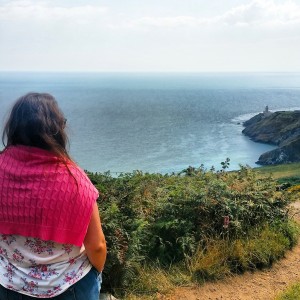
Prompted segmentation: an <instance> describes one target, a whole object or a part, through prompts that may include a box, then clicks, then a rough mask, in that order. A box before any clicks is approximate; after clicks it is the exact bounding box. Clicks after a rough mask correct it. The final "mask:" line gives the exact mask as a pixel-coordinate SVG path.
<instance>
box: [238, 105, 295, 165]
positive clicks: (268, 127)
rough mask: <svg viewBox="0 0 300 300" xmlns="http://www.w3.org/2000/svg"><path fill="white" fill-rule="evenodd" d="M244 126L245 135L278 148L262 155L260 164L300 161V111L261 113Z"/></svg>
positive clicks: (259, 160)
mask: <svg viewBox="0 0 300 300" xmlns="http://www.w3.org/2000/svg"><path fill="white" fill-rule="evenodd" d="M243 125H244V126H245V129H244V130H243V133H244V134H245V135H246V136H249V137H250V138H251V139H252V140H253V141H255V142H261V143H268V144H272V145H276V146H278V148H276V149H274V150H271V151H268V152H266V153H264V154H262V155H261V156H260V157H259V159H258V161H257V163H258V164H261V165H274V164H282V163H291V162H299V161H300V111H278V112H274V113H268V114H264V113H260V114H258V115H256V116H254V117H253V118H251V119H250V120H248V121H246V122H244V124H243Z"/></svg>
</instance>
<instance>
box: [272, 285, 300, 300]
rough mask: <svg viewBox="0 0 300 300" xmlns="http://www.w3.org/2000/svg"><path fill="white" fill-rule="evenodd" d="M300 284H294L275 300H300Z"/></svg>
mask: <svg viewBox="0 0 300 300" xmlns="http://www.w3.org/2000/svg"><path fill="white" fill-rule="evenodd" d="M299 299H300V283H294V284H292V285H291V286H290V287H289V288H288V289H287V290H286V291H284V292H283V293H280V294H279V295H278V296H277V297H276V299H275V300H299Z"/></svg>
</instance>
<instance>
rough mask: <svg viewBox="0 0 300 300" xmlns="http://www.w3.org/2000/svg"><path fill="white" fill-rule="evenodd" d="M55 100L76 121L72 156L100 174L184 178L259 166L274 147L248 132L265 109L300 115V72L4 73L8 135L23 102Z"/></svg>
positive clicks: (1, 100) (1, 103)
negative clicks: (183, 174)
mask: <svg viewBox="0 0 300 300" xmlns="http://www.w3.org/2000/svg"><path fill="white" fill-rule="evenodd" d="M29 91H37V92H48V93H51V94H53V95H54V96H55V97H56V99H57V100H58V102H59V105H60V107H61V109H62V110H63V111H64V113H65V116H66V118H67V119H68V122H67V125H68V126H67V128H68V133H69V137H70V152H71V155H72V157H73V158H74V160H75V161H76V162H77V163H78V164H79V165H80V166H81V167H82V168H84V169H87V170H90V171H94V172H105V171H111V172H112V173H114V174H115V173H118V172H131V171H133V170H142V171H144V172H162V173H170V172H178V171H181V170H182V169H184V168H186V167H188V166H190V165H191V166H195V167H198V166H200V165H201V164H203V165H204V166H205V167H206V168H210V167H211V166H215V167H216V168H217V169H218V168H220V163H221V162H222V161H224V160H225V159H226V158H227V157H229V158H230V160H231V161H230V169H238V168H239V164H243V165H249V166H252V167H254V166H256V164H255V162H256V161H257V159H258V157H259V155H260V154H262V153H263V152H265V151H268V150H271V149H274V146H270V145H265V144H259V143H254V142H252V141H251V140H249V138H247V137H245V136H244V135H243V134H242V129H243V126H242V122H243V121H244V120H247V119H249V118H250V117H251V116H253V115H255V114H256V113H258V112H261V111H263V110H264V108H265V106H266V105H268V106H269V109H270V110H271V111H275V110H292V109H300V73H240V74H239V73H207V74H205V73H197V74H185V73H184V74H180V73H178V74H176V73H174V74H169V73H159V74H154V73H149V74H147V73H139V74H138V73H13V72H12V73H5V72H2V73H0V107H1V108H0V121H1V123H0V124H1V129H2V127H3V123H4V120H5V117H6V113H7V111H8V110H9V108H10V107H11V105H12V104H13V102H14V101H15V99H16V98H18V97H19V96H21V95H23V94H25V93H27V92H29Z"/></svg>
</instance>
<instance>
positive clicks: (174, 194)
mask: <svg viewBox="0 0 300 300" xmlns="http://www.w3.org/2000/svg"><path fill="white" fill-rule="evenodd" d="M228 163H229V161H227V164H228ZM227 164H225V163H224V165H222V166H223V168H222V171H214V170H213V169H212V170H210V171H206V170H204V169H203V167H200V168H198V169H196V168H191V167H190V168H188V169H187V170H184V171H183V172H181V173H179V174H170V175H162V174H147V173H146V174H144V173H142V172H139V171H135V172H133V173H124V174H121V175H120V176H118V177H116V178H114V177H112V176H111V175H110V174H109V173H105V174H92V173H89V174H88V175H89V176H90V179H91V180H92V182H93V183H94V184H95V186H96V187H97V188H98V189H99V191H100V197H99V200H98V204H99V210H100V214H101V218H102V223H103V230H104V233H105V235H106V239H107V244H108V259H107V263H106V267H105V272H104V274H103V275H104V284H103V287H104V289H106V290H109V291H111V292H115V293H118V294H119V295H120V294H125V292H126V291H127V290H130V289H132V286H133V284H134V281H136V278H140V277H139V276H141V273H140V272H141V269H143V268H147V266H149V265H150V266H151V265H153V263H154V265H156V264H158V265H160V266H162V267H165V268H167V269H169V266H170V265H173V266H176V265H177V264H182V263H183V262H186V261H188V262H189V263H188V264H189V267H190V271H191V276H192V277H193V278H195V279H196V280H200V281H201V280H202V279H203V280H207V279H217V278H219V277H222V276H224V274H227V273H228V272H232V271H235V272H242V271H243V270H245V269H247V268H250V267H253V268H254V267H257V266H260V264H262V266H263V265H268V264H269V263H271V262H272V261H273V260H274V259H276V258H278V257H280V256H282V255H283V253H284V249H286V247H290V246H291V245H292V244H293V243H295V239H296V236H297V230H296V229H295V230H294V231H293V230H291V228H290V224H289V223H288V222H289V221H288V220H289V216H288V204H289V203H290V198H289V193H288V192H287V191H285V190H278V189H277V185H278V183H277V182H276V181H274V180H273V179H272V178H257V177H256V173H255V172H254V171H253V170H252V169H250V168H248V167H244V166H241V169H240V170H239V171H237V172H226V171H225V168H226V165H227ZM267 224H268V225H267ZM273 228H277V229H276V230H278V233H277V234H275V233H274V231H273ZM268 230H269V231H268ZM263 234H264V236H263ZM266 238H267V239H270V242H269V243H267V244H266V245H264V244H263V242H262V240H263V239H266ZM271 240H272V241H275V242H272V241H271ZM269 248H272V249H273V248H274V251H273V250H271V251H269ZM224 253H225V254H226V255H225V256H224ZM230 253H232V254H230ZM251 253H252V255H251ZM191 262H193V263H191ZM187 276H188V275H187ZM201 278H202V279H201Z"/></svg>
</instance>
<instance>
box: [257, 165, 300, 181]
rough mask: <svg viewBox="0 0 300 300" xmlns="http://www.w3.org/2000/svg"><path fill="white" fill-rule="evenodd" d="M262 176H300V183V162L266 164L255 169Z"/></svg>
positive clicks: (280, 177) (282, 177)
mask: <svg viewBox="0 0 300 300" xmlns="http://www.w3.org/2000/svg"><path fill="white" fill-rule="evenodd" d="M253 170H255V172H257V174H259V175H261V176H268V175H269V174H272V177H273V178H275V179H284V178H289V177H298V179H299V184H300V163H293V164H284V165H274V166H264V167H260V168H255V169H253Z"/></svg>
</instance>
